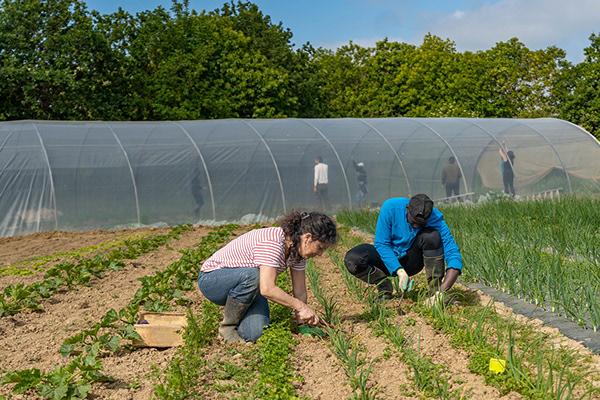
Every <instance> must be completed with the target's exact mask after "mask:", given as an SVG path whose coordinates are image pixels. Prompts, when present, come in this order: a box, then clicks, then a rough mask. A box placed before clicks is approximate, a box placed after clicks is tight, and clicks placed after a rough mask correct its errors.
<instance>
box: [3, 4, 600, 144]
mask: <svg viewBox="0 0 600 400" xmlns="http://www.w3.org/2000/svg"><path fill="white" fill-rule="evenodd" d="M292 38H293V35H292V32H291V31H290V30H289V29H286V28H285V27H284V26H282V24H281V23H279V24H276V23H273V21H271V19H270V17H269V16H267V15H265V14H263V13H262V12H261V10H260V9H259V8H258V6H256V5H255V4H253V3H249V2H231V3H225V4H224V5H223V6H222V7H221V8H220V9H217V10H214V11H210V12H205V11H202V12H197V11H195V10H193V9H190V7H189V3H188V1H187V0H182V1H181V0H174V1H173V3H172V6H171V8H170V10H166V9H164V8H162V7H157V8H156V9H154V10H147V11H143V12H140V13H137V14H136V15H131V14H129V13H128V12H126V11H124V10H122V9H119V10H118V11H116V12H115V13H112V14H100V13H99V12H97V11H94V10H88V8H87V6H86V4H85V2H84V1H82V0H54V1H44V0H0V120H16V119H61V120H180V119H211V118H236V117H243V118H283V117H305V118H314V117H399V116H407V117H417V116H418V117H445V116H453V117H486V118H493V117H524V118H527V117H559V118H564V119H567V120H569V121H571V122H574V123H576V124H580V125H582V126H583V127H585V128H586V129H588V130H590V131H591V132H592V133H594V134H595V135H596V136H597V137H598V136H599V135H600V91H599V85H600V83H599V82H600V79H599V78H600V35H598V34H596V33H592V34H591V35H590V37H589V40H590V43H589V46H588V47H587V48H586V49H585V59H584V61H582V62H581V63H579V64H577V65H573V64H571V63H570V62H568V61H567V60H566V58H565V52H564V51H563V50H561V49H559V48H557V47H548V48H546V49H542V50H530V49H528V48H527V47H526V46H525V45H524V44H523V43H521V42H520V41H519V40H518V39H517V38H513V39H510V40H508V41H506V42H499V43H497V44H496V45H495V46H494V47H492V48H490V49H487V50H482V51H477V52H469V51H466V52H458V51H457V50H456V46H455V44H454V42H453V41H452V40H451V39H443V38H439V37H436V36H433V35H430V34H428V35H426V36H425V37H424V38H423V42H422V43H421V44H420V45H418V46H417V45H412V44H407V43H400V42H392V41H388V40H382V41H380V42H378V43H377V44H376V45H375V46H374V47H370V48H367V47H362V46H359V45H357V44H355V43H352V42H350V43H348V44H346V45H344V46H342V47H340V48H338V49H337V50H328V49H323V48H314V47H313V46H312V45H310V44H309V43H306V44H303V45H299V46H297V45H296V44H294V43H293V41H292Z"/></svg>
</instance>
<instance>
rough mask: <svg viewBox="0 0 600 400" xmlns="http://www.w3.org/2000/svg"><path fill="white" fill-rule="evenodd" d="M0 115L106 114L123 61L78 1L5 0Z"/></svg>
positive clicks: (0, 22) (0, 29) (0, 26)
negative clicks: (115, 76)
mask: <svg viewBox="0 0 600 400" xmlns="http://www.w3.org/2000/svg"><path fill="white" fill-rule="evenodd" d="M0 4H1V6H0V99H1V100H0V110H1V111H0V113H1V114H2V115H3V117H4V118H8V119H18V118H41V119H93V118H97V117H99V116H101V115H103V112H104V110H105V109H110V107H111V106H110V104H109V103H107V102H106V101H105V100H106V99H107V98H110V97H111V96H100V94H101V93H106V92H107V91H109V92H110V90H111V89H113V81H112V76H113V72H114V71H115V69H117V70H118V68H119V61H118V60H116V59H115V58H114V52H113V50H112V48H111V46H110V43H109V42H108V41H107V40H106V38H105V36H104V35H103V33H102V32H101V31H99V30H98V29H97V28H96V26H95V22H94V19H93V18H92V16H91V15H90V13H88V12H87V10H86V7H85V4H84V3H83V2H82V1H79V0H61V1H41V0H2V3H0Z"/></svg>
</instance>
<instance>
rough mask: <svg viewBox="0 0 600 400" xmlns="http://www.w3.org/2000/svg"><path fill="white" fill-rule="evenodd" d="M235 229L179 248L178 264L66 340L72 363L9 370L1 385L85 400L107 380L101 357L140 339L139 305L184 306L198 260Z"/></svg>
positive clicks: (64, 349)
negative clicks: (49, 368)
mask: <svg viewBox="0 0 600 400" xmlns="http://www.w3.org/2000/svg"><path fill="white" fill-rule="evenodd" d="M235 228H236V226H233V225H228V226H224V227H220V228H218V229H215V230H214V231H212V232H210V233H209V234H208V235H207V236H206V237H204V238H203V239H202V240H201V241H200V243H199V245H198V248H196V249H191V250H184V251H182V252H181V253H182V254H183V256H182V257H181V259H180V260H178V261H175V262H174V263H172V264H170V265H169V266H168V267H167V268H166V270H164V271H161V272H159V273H157V274H155V275H153V276H150V277H144V278H142V279H141V281H142V287H141V288H140V289H139V290H138V291H137V292H136V294H135V295H134V297H133V299H132V300H131V301H130V303H129V304H128V305H127V306H126V307H125V308H123V309H121V310H119V311H116V310H113V309H111V310H109V311H108V312H107V313H106V314H105V315H104V316H103V317H102V318H101V320H100V322H99V323H97V324H95V325H94V326H93V327H91V328H89V329H86V330H84V331H82V332H80V333H79V334H77V335H74V336H72V337H71V338H69V339H67V340H65V342H64V343H63V345H62V346H61V348H60V353H61V354H62V355H63V356H65V357H67V356H71V360H70V361H69V362H68V363H67V364H66V365H65V366H62V367H58V368H55V369H54V370H52V371H49V372H42V371H40V370H39V369H36V368H34V369H27V370H21V371H15V372H10V373H8V374H6V375H5V376H4V377H3V379H2V383H3V384H14V386H13V388H12V390H13V392H15V393H24V392H27V391H35V392H37V393H38V395H40V396H41V397H43V398H49V399H56V400H58V399H83V398H86V397H87V396H88V394H89V391H90V389H91V384H92V383H93V382H98V381H103V380H108V379H110V377H108V376H106V375H104V374H103V373H102V363H101V360H100V359H101V357H102V356H103V355H104V354H105V353H110V352H115V351H118V350H119V349H121V347H122V343H123V342H124V341H125V342H128V341H130V340H137V339H140V337H139V335H138V334H137V332H135V329H134V328H133V324H135V323H136V322H137V315H138V311H139V310H140V308H141V307H146V306H149V307H150V308H151V309H153V310H161V311H162V310H166V309H168V308H169V306H170V303H171V302H172V301H175V302H184V303H185V302H187V301H188V299H186V298H185V297H184V296H183V295H182V293H183V291H188V290H192V289H193V288H194V285H195V282H196V276H197V272H198V267H199V265H200V263H201V262H202V260H204V259H205V258H206V257H208V256H210V255H211V254H212V253H214V252H215V251H216V250H217V249H218V248H219V247H221V246H222V245H223V243H225V242H226V241H227V240H228V239H229V237H230V235H231V233H232V231H233V230H234V229H235Z"/></svg>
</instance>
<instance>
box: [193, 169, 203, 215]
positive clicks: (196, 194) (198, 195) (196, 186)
mask: <svg viewBox="0 0 600 400" xmlns="http://www.w3.org/2000/svg"><path fill="white" fill-rule="evenodd" d="M191 190H192V197H193V198H194V202H195V203H196V207H195V208H194V218H195V220H196V221H198V220H199V219H200V210H201V209H202V206H203V205H204V196H203V195H202V190H203V187H202V178H201V176H200V168H198V166H196V167H194V172H193V176H192V181H191Z"/></svg>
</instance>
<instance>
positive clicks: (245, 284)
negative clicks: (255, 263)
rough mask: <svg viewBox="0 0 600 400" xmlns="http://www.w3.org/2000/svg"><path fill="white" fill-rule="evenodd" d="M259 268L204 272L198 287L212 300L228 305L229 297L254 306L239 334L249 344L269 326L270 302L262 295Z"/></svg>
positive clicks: (242, 321) (201, 273)
mask: <svg viewBox="0 0 600 400" xmlns="http://www.w3.org/2000/svg"><path fill="white" fill-rule="evenodd" d="M259 273H260V271H259V269H258V268H221V269H217V270H214V271H211V272H200V276H199V277H198V288H199V289H200V291H201V292H202V294H203V295H204V296H205V297H206V298H207V299H208V300H210V301H212V302H213V303H215V304H218V305H220V306H224V305H225V302H226V301H227V297H233V298H234V299H235V300H237V301H238V302H240V303H243V304H250V307H249V308H248V311H246V315H244V317H243V318H242V320H241V321H240V324H239V325H238V327H237V331H238V334H239V335H240V336H241V337H242V338H243V339H244V340H247V341H250V342H256V341H257V340H258V338H259V337H260V336H261V335H262V332H263V329H264V327H266V326H267V325H269V302H268V301H267V299H265V298H264V297H263V296H261V295H260V288H259Z"/></svg>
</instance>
